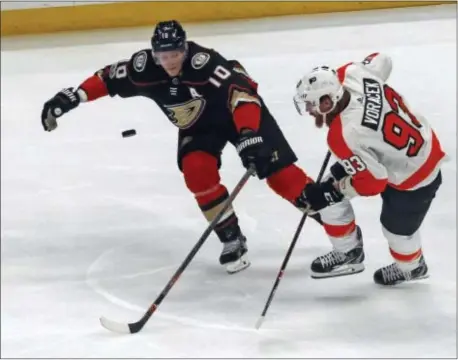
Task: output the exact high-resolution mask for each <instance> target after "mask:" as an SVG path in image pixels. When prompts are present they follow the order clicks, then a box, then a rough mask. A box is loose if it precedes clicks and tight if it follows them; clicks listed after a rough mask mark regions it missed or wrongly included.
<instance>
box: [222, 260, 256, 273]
mask: <svg viewBox="0 0 458 360" xmlns="http://www.w3.org/2000/svg"><path fill="white" fill-rule="evenodd" d="M250 265H251V262H250V261H249V260H248V259H247V258H246V257H245V256H242V257H241V258H240V259H238V260H236V261H233V262H231V263H227V264H226V265H225V266H226V271H227V272H228V273H229V274H235V273H238V272H239V271H242V270H244V269H246V268H247V267H249V266H250Z"/></svg>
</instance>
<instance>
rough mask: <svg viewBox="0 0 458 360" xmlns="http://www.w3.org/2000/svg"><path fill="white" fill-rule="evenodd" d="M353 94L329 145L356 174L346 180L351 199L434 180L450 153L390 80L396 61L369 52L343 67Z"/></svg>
mask: <svg viewBox="0 0 458 360" xmlns="http://www.w3.org/2000/svg"><path fill="white" fill-rule="evenodd" d="M337 73H338V76H339V80H340V82H341V83H342V84H343V86H344V88H345V89H346V90H347V91H349V92H350V94H351V100H350V103H349V104H348V106H347V108H346V109H345V110H344V111H343V112H341V113H340V115H339V116H338V117H337V118H335V119H334V120H333V122H332V123H331V125H330V127H329V133H328V139H327V141H328V146H329V149H330V150H331V152H332V153H333V154H334V155H335V156H336V157H337V158H338V159H339V162H340V163H341V164H342V165H343V166H344V167H345V169H346V171H347V173H348V174H349V175H351V176H350V177H347V178H346V179H344V180H342V181H341V183H340V187H341V191H342V193H344V195H346V196H347V197H350V198H351V197H353V196H357V195H362V196H370V195H375V194H379V193H380V192H382V191H383V190H384V189H385V187H386V185H390V186H392V187H394V188H396V189H399V190H415V189H417V188H420V187H422V186H426V185H427V184H429V183H430V182H432V181H433V180H434V179H435V178H436V176H437V175H438V172H439V166H440V162H441V160H442V159H443V158H444V156H445V153H444V152H443V151H442V149H441V146H440V142H439V140H438V138H437V136H436V134H435V133H434V131H433V130H432V129H431V126H430V125H429V124H428V122H427V121H426V120H425V119H424V118H423V117H421V116H419V115H418V114H415V113H413V112H412V111H411V109H410V108H409V107H408V105H407V104H406V102H405V100H404V99H403V98H402V96H401V95H399V94H398V93H397V92H396V91H395V90H394V89H392V88H391V87H390V86H388V84H386V83H385V81H386V80H387V78H388V76H389V75H390V73H391V59H390V58H389V57H388V56H386V55H383V54H378V53H374V54H371V55H369V56H368V57H367V58H366V59H365V60H364V61H363V62H361V63H356V62H355V63H349V64H346V65H344V66H342V67H341V68H339V69H338V70H337Z"/></svg>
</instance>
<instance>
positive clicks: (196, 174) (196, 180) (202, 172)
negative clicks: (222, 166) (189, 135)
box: [182, 151, 220, 194]
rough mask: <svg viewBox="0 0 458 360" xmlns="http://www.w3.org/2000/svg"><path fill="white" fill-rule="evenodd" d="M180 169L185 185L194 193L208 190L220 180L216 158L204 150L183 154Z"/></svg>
mask: <svg viewBox="0 0 458 360" xmlns="http://www.w3.org/2000/svg"><path fill="white" fill-rule="evenodd" d="M182 169H183V175H184V180H185V183H186V186H187V187H188V189H189V190H190V191H191V192H193V193H194V194H197V193H201V192H205V191H208V190H209V189H211V188H212V187H214V186H216V185H218V184H219V182H220V176H219V172H218V159H217V158H216V157H214V156H213V155H211V154H208V153H206V152H204V151H194V152H191V153H189V154H187V155H186V156H184V157H183V160H182Z"/></svg>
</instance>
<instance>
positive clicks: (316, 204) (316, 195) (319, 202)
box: [296, 178, 344, 211]
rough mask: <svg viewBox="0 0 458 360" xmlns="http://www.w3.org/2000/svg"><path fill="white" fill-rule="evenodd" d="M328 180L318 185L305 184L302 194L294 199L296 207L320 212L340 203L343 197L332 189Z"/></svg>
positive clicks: (331, 182)
mask: <svg viewBox="0 0 458 360" xmlns="http://www.w3.org/2000/svg"><path fill="white" fill-rule="evenodd" d="M333 183H334V179H333V178H330V179H328V180H327V181H325V182H322V183H320V184H318V183H310V184H307V185H306V186H305V188H304V190H303V191H302V194H301V195H300V196H299V197H298V198H297V199H296V205H297V206H298V207H300V208H303V209H310V210H313V211H320V210H321V209H324V208H325V207H328V206H331V205H334V204H336V203H338V202H341V201H342V199H343V198H344V196H343V195H342V194H341V193H340V192H339V191H338V190H337V189H336V188H335V187H334V185H333Z"/></svg>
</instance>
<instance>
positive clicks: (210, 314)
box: [1, 6, 457, 358]
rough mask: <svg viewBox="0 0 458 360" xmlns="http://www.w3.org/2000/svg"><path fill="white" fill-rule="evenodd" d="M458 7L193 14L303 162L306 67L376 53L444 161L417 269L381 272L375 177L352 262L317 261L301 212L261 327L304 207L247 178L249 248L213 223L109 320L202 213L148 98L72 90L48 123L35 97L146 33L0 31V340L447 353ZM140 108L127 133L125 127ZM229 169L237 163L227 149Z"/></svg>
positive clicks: (272, 351)
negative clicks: (234, 255) (85, 97)
mask: <svg viewBox="0 0 458 360" xmlns="http://www.w3.org/2000/svg"><path fill="white" fill-rule="evenodd" d="M455 11H456V7H455V6H440V7H434V8H419V9H407V10H396V11H379V12H369V13H355V14H346V15H321V16H308V17H307V16H300V17H288V18H283V19H281V18H280V19H272V20H256V21H238V22H231V23H222V24H219V25H215V24H209V25H202V26H190V27H189V34H190V37H191V38H193V39H194V40H196V41H198V42H200V43H202V44H203V45H206V46H208V47H214V48H216V49H217V50H218V51H219V52H221V53H222V54H224V55H225V56H226V57H228V58H237V59H239V60H240V61H241V62H242V63H243V64H244V65H245V66H246V67H247V69H248V71H249V72H250V73H251V75H252V76H253V77H254V78H255V79H256V80H257V81H258V82H259V83H260V93H261V95H262V96H263V97H264V99H265V101H266V102H267V104H268V106H269V108H270V109H271V111H272V112H273V114H274V116H275V117H276V118H277V120H278V122H279V124H280V125H281V127H282V129H283V131H284V133H285V135H286V137H287V139H288V140H289V141H290V143H291V145H292V146H293V148H294V149H295V151H296V152H297V154H298V156H299V159H300V160H299V162H298V164H299V165H300V166H301V167H303V168H304V169H305V170H306V171H307V172H308V173H309V174H311V175H312V176H316V174H317V173H318V170H319V168H320V165H321V162H322V159H323V157H324V155H325V153H326V150H327V149H326V145H325V142H324V139H325V132H324V131H323V130H318V129H315V128H314V127H313V125H312V121H310V119H308V118H300V117H299V116H298V115H297V114H296V112H295V109H294V107H293V105H292V95H293V93H294V89H295V85H296V82H297V81H298V79H299V77H300V76H301V75H302V73H303V72H305V71H306V70H307V69H310V68H311V67H313V66H315V65H319V64H323V63H328V64H331V65H333V66H335V65H339V64H343V63H346V62H348V61H351V60H359V59H362V58H363V57H364V56H365V55H367V54H369V53H372V52H374V51H382V52H386V53H388V54H389V55H391V57H392V59H393V62H394V69H393V73H392V76H391V78H390V84H392V86H394V87H395V88H397V89H398V90H399V91H400V92H401V93H403V94H404V95H405V96H406V97H407V99H408V100H409V102H410V103H411V105H412V106H413V107H414V108H415V109H416V110H417V111H419V112H421V113H423V114H424V115H426V116H427V117H428V118H429V120H430V121H431V123H432V125H433V126H434V128H435V129H436V131H437V133H438V135H439V138H440V139H441V141H442V144H443V147H444V149H445V150H446V151H447V152H448V154H449V156H450V161H449V162H447V163H445V164H444V166H443V175H444V183H443V185H442V187H441V189H440V191H439V193H438V194H437V197H436V199H435V201H434V203H433V206H432V208H431V211H430V213H429V214H428V216H427V217H426V220H425V221H424V224H423V227H422V234H423V246H424V253H425V257H426V260H427V263H428V265H429V267H430V273H431V277H430V278H429V279H428V280H426V281H423V282H421V283H416V284H413V283H412V284H408V285H403V286H399V287H395V288H389V289H387V288H380V287H377V286H376V285H375V284H374V283H373V281H372V274H373V272H374V271H375V270H376V269H377V268H378V267H380V266H383V265H386V264H388V263H391V261H392V259H391V258H390V254H389V252H388V246H387V243H386V240H385V239H384V238H383V236H382V232H381V228H380V224H379V213H380V206H381V202H380V199H379V198H378V197H376V198H371V199H357V200H355V201H354V206H355V210H356V213H357V219H358V222H359V224H360V225H361V226H362V228H363V232H364V241H365V245H366V257H367V260H366V271H365V272H363V273H361V274H359V275H355V276H351V277H342V278H337V279H329V280H312V279H311V278H310V276H309V275H310V272H309V266H310V263H311V261H312V260H313V259H314V258H315V257H316V256H318V255H321V254H323V253H324V252H327V251H328V250H329V248H330V245H329V242H328V240H327V238H326V237H325V235H324V232H323V231H322V229H321V228H319V227H318V226H317V225H316V224H314V223H313V222H312V221H308V222H307V223H306V224H305V226H304V229H303V231H302V234H301V236H300V239H299V241H298V244H297V247H296V249H295V251H294V253H293V256H292V259H291V261H290V263H289V266H288V268H287V271H286V275H285V277H284V278H283V281H282V282H281V284H280V287H279V289H278V291H277V294H276V297H275V299H274V301H273V303H272V306H271V308H270V310H269V312H268V315H267V318H266V322H265V323H264V326H263V327H262V329H261V330H259V331H256V330H254V325H255V322H256V320H257V318H258V316H259V315H260V312H261V310H262V307H263V305H264V303H265V301H266V298H267V295H268V293H269V291H270V289H271V286H272V284H273V281H274V278H275V276H276V274H277V271H278V269H279V266H280V264H281V262H282V260H283V257H284V255H285V253H286V250H287V248H288V246H289V244H290V242H291V239H292V236H293V234H294V231H295V228H296V226H297V224H298V222H299V220H300V217H301V214H300V213H299V212H298V211H296V210H295V209H294V208H293V207H292V206H291V205H290V204H288V203H287V202H285V201H284V200H282V199H280V198H279V197H277V196H276V195H274V194H273V193H272V192H271V191H270V190H269V188H268V187H267V185H266V184H265V183H264V182H260V181H258V180H256V179H252V180H250V182H249V183H248V185H247V186H246V188H245V189H243V191H242V193H241V195H240V197H239V198H238V199H237V200H236V203H235V206H236V209H237V211H238V214H239V217H240V221H241V225H242V227H243V230H244V232H245V233H246V235H247V237H248V239H249V248H250V251H249V254H250V257H251V260H252V266H251V267H250V268H249V269H248V270H247V271H244V272H242V273H239V274H237V275H232V276H229V275H227V274H226V273H225V272H224V271H223V269H222V268H221V267H220V265H219V263H218V256H219V252H220V250H221V244H220V243H219V241H218V240H217V239H216V237H215V236H211V237H210V238H209V239H208V241H207V242H206V243H205V244H204V246H203V248H202V249H201V251H200V252H199V253H198V254H197V256H196V257H195V259H194V261H193V262H192V263H191V265H190V266H189V268H188V269H187V270H186V272H185V273H184V275H183V276H182V278H181V279H180V280H179V281H178V282H177V283H176V284H175V287H174V288H173V289H172V291H171V292H170V293H169V296H167V298H166V299H165V300H164V302H163V303H162V305H161V306H160V307H159V310H158V311H157V312H156V314H155V315H154V317H153V318H152V319H151V320H150V322H149V323H148V324H147V326H146V327H145V328H144V330H143V331H142V332H141V333H139V334H136V335H115V334H112V333H109V332H108V331H106V330H105V329H103V328H102V327H101V326H100V324H99V320H98V319H99V316H101V315H105V316H107V317H109V318H112V319H114V320H119V321H125V322H129V321H136V320H137V319H138V318H139V317H140V316H141V315H142V314H143V312H144V311H145V310H146V308H147V307H148V306H149V304H150V303H151V302H152V301H153V300H154V299H155V298H156V296H157V295H158V294H159V293H160V291H161V290H162V288H163V287H164V285H165V284H166V283H167V281H168V280H169V279H170V277H171V276H172V274H173V272H174V271H175V270H176V268H177V267H178V266H179V264H180V263H181V262H182V260H183V259H184V258H185V256H186V255H187V253H188V252H189V250H190V249H191V248H192V247H193V245H194V244H195V242H196V241H197V239H198V238H199V236H200V235H201V233H202V232H203V231H204V229H205V227H206V221H205V220H204V218H203V216H202V214H201V213H200V211H199V210H198V208H197V206H196V204H195V201H194V199H193V197H192V195H191V194H190V193H189V192H188V191H187V189H186V187H185V185H184V182H183V178H182V175H181V174H180V172H179V171H178V170H177V167H176V132H177V131H176V128H175V127H174V126H173V125H171V124H170V123H169V122H168V120H167V119H166V118H165V117H164V116H163V115H162V114H161V113H160V112H159V110H158V108H157V107H156V105H155V104H154V103H153V102H151V101H148V100H146V99H141V98H139V99H129V100H121V99H119V98H114V99H110V98H106V99H101V100H99V101H96V102H93V103H90V104H83V105H82V106H81V107H80V108H78V109H76V110H75V111H73V112H71V113H69V114H67V115H65V117H63V118H62V119H61V120H60V121H59V128H58V129H57V130H56V131H54V132H52V133H46V132H44V131H43V129H42V127H41V124H40V113H41V109H42V104H43V103H44V101H46V100H47V99H48V98H50V97H51V96H52V95H53V94H54V93H55V92H57V91H58V90H60V89H61V88H63V87H67V86H77V85H78V84H79V83H80V82H81V81H82V80H84V79H85V78H86V77H88V76H90V75H91V74H92V73H93V72H95V71H96V70H98V69H99V68H100V67H102V66H105V65H106V64H109V63H111V62H113V61H116V60H120V59H124V58H128V57H130V55H131V54H132V53H133V52H134V51H136V50H138V49H140V48H145V47H148V44H149V37H150V33H151V29H150V28H142V29H133V30H117V31H104V32H91V33H85V34H84V33H83V34H65V35H52V36H38V37H26V38H17V39H10V40H8V39H3V41H2V52H1V55H2V62H1V69H2V73H1V75H2V76H1V88H2V91H1V210H2V212H1V244H2V264H1V266H2V293H1V294H2V295H1V300H2V303H1V305H2V309H1V310H2V311H1V325H2V332H1V335H2V339H1V345H2V346H1V350H2V356H4V357H244V358H248V357H456V322H455V321H456V267H455V266H456V242H455V241H456V208H455V207H456V200H455V199H456V186H455V183H456V166H455V161H456V158H455V152H456V110H455V109H456V98H457V97H456V84H455V81H456V13H455ZM130 128H135V129H137V132H138V135H137V136H136V137H133V138H128V139H122V138H121V135H120V132H121V131H122V130H125V129H130ZM223 162H224V165H223V168H222V171H221V173H222V178H223V182H224V184H226V185H227V186H228V188H229V189H231V188H232V187H233V186H234V185H235V183H236V182H237V180H238V179H239V178H240V176H241V175H242V174H243V172H244V170H243V168H242V167H241V165H240V161H239V159H238V158H237V155H236V153H235V151H234V150H233V149H232V148H231V147H228V148H227V149H226V150H225V152H224V156H223Z"/></svg>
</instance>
